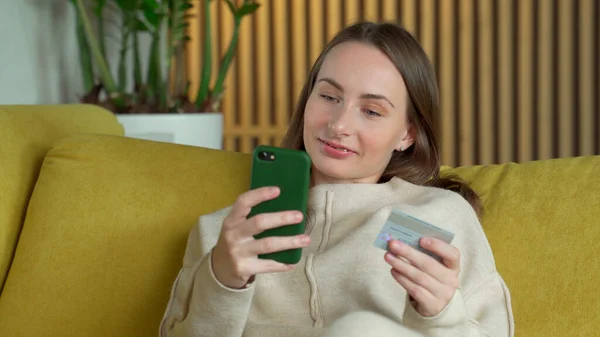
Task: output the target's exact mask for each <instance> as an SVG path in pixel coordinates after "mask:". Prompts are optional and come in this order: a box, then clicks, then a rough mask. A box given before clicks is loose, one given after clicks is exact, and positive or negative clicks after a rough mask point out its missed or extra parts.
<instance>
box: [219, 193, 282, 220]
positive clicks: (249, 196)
mask: <svg viewBox="0 0 600 337" xmlns="http://www.w3.org/2000/svg"><path fill="white" fill-rule="evenodd" d="M278 195H279V188H278V187H276V186H268V187H260V188H257V189H253V190H250V191H247V192H244V193H242V194H240V195H239V196H238V198H237V200H236V201H235V203H234V204H233V206H232V208H231V212H230V213H229V215H228V217H229V218H231V219H232V220H234V222H235V223H236V224H237V221H236V220H240V219H245V218H246V217H247V216H248V214H250V211H251V210H252V207H254V206H256V205H258V204H260V203H261V202H264V201H267V200H271V199H275V198H276V197H277V196H278Z"/></svg>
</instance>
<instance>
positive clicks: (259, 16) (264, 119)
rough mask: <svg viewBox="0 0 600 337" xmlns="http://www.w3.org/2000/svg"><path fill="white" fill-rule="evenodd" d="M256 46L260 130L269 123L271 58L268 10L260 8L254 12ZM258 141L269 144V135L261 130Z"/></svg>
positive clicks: (270, 109)
mask: <svg viewBox="0 0 600 337" xmlns="http://www.w3.org/2000/svg"><path fill="white" fill-rule="evenodd" d="M255 20H256V33H257V34H256V48H257V55H258V57H257V59H256V69H257V72H256V81H257V84H258V86H257V90H256V99H257V104H256V108H257V109H258V111H257V113H258V123H257V124H258V125H259V126H260V129H261V130H267V129H269V128H270V124H271V111H272V107H271V96H270V94H269V91H270V88H269V84H270V83H269V82H270V80H271V69H272V60H271V57H272V55H271V52H270V50H269V40H270V34H271V29H270V28H269V12H268V10H262V11H257V12H256V17H255ZM258 136H259V139H258V140H259V143H261V144H269V143H270V138H271V137H270V135H269V134H267V133H265V132H263V133H261V134H259V135H258Z"/></svg>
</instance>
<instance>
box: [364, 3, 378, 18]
mask: <svg viewBox="0 0 600 337" xmlns="http://www.w3.org/2000/svg"><path fill="white" fill-rule="evenodd" d="M363 13H364V14H363V17H362V20H368V21H377V20H379V1H363Z"/></svg>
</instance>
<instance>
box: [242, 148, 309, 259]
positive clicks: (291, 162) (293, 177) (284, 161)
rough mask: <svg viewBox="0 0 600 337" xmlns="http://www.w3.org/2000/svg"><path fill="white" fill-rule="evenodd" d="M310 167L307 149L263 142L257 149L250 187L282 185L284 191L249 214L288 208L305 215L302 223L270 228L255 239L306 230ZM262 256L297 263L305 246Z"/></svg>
mask: <svg viewBox="0 0 600 337" xmlns="http://www.w3.org/2000/svg"><path fill="white" fill-rule="evenodd" d="M310 167H311V160H310V157H309V156H308V154H307V153H306V152H304V151H299V150H292V149H284V148H279V147H273V146H266V145H259V146H257V147H256V148H255V149H254V151H253V154H252V177H251V183H250V189H256V188H259V187H264V186H278V187H279V190H280V193H279V196H278V197H277V198H275V199H272V200H267V201H264V202H262V203H260V204H258V205H256V206H254V207H253V208H252V210H251V211H250V214H249V216H248V217H252V216H254V215H257V214H261V213H273V212H280V211H288V210H296V211H300V212H302V214H303V215H304V216H303V217H302V221H301V222H300V223H297V224H290V225H284V226H281V227H277V228H271V229H268V230H266V231H264V232H262V233H260V234H258V235H255V236H254V238H255V239H261V238H264V237H269V236H293V235H300V234H303V233H304V230H305V224H306V208H307V204H308V190H309V186H310ZM258 257H259V258H261V259H271V260H275V261H278V262H281V263H286V264H295V263H298V261H300V259H301V257H302V248H296V249H290V250H284V251H279V252H274V253H269V254H262V255H259V256H258Z"/></svg>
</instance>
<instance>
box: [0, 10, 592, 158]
mask: <svg viewBox="0 0 600 337" xmlns="http://www.w3.org/2000/svg"><path fill="white" fill-rule="evenodd" d="M256 2H257V3H259V4H260V8H259V9H258V10H256V12H255V13H253V14H252V15H249V16H248V17H245V18H244V19H243V20H242V22H241V26H240V30H239V40H238V43H239V45H238V49H237V52H236V54H235V58H234V59H233V62H232V64H231V68H230V70H229V72H228V74H227V77H226V79H225V92H224V94H223V96H222V103H221V105H220V112H221V113H222V114H223V148H224V149H225V150H231V151H242V152H251V151H252V150H253V148H254V147H255V146H256V145H258V144H273V145H278V144H279V142H280V141H281V139H282V137H283V135H284V133H285V130H286V128H287V125H288V123H289V120H290V115H291V113H292V112H293V110H294V105H295V101H296V98H297V97H298V94H299V92H300V89H301V86H302V84H303V83H304V80H305V77H306V75H307V73H308V70H309V67H310V65H311V64H312V62H313V61H314V60H315V59H316V57H317V55H318V53H319V52H320V50H321V49H322V47H323V46H324V45H325V43H326V42H327V41H328V40H329V39H330V38H331V37H332V36H333V35H334V34H335V33H336V32H337V31H338V30H339V29H340V28H342V27H344V26H346V25H349V24H351V23H354V22H356V21H361V20H372V21H393V22H399V23H401V24H402V25H404V26H405V27H406V28H407V29H408V30H409V31H411V32H412V33H413V34H414V35H415V37H416V38H417V39H418V40H419V41H420V42H421V43H422V45H423V46H424V48H425V50H426V52H427V53H428V54H429V56H430V58H431V60H432V63H433V64H434V66H435V70H436V73H437V76H438V80H439V85H440V90H441V103H442V110H441V114H440V116H439V120H438V126H439V132H440V142H441V149H442V159H443V163H444V164H446V165H453V166H456V165H473V164H493V163H504V162H509V161H515V162H524V161H530V160H538V159H549V158H558V157H572V156H580V155H592V154H600V135H599V131H600V23H599V18H600V1H598V0H326V1H325V0H260V1H256ZM0 3H1V4H2V7H1V8H3V9H1V12H0V25H1V28H2V29H0V40H2V41H8V43H7V42H4V46H5V47H4V48H3V49H2V51H1V52H0V104H21V103H22V104H54V103H70V102H77V100H78V99H79V97H80V96H81V95H82V92H81V90H80V89H79V88H80V81H81V80H80V77H81V76H80V74H79V73H78V70H77V67H78V66H77V62H78V58H77V52H78V50H77V48H78V47H77V44H76V42H75V40H74V30H73V29H72V25H73V24H74V22H75V19H74V11H73V9H72V8H71V6H69V4H68V1H66V0H64V1H58V0H25V1H14V0H0ZM192 3H194V4H195V6H194V8H193V9H191V12H192V13H193V14H196V15H197V14H199V15H200V16H197V17H192V19H191V21H190V25H189V27H188V35H189V37H190V42H189V45H188V48H187V49H186V53H185V56H186V63H187V72H186V76H187V78H188V80H189V81H190V84H191V88H190V92H191V93H195V92H196V91H197V87H198V85H199V80H200V75H199V74H200V73H201V71H199V69H200V67H201V64H202V55H203V41H204V31H205V27H204V22H203V21H202V20H201V17H202V16H201V15H203V12H202V6H199V4H200V3H201V1H200V0H196V1H192ZM210 9H211V21H210V26H211V28H212V29H211V36H212V38H213V41H212V53H213V57H212V63H213V68H214V69H218V66H219V59H220V57H221V55H222V54H223V53H225V51H226V49H227V47H228V44H229V41H230V39H231V36H232V33H233V20H232V18H231V14H230V13H229V12H228V10H229V9H228V7H227V3H226V2H225V1H211V2H210ZM141 43H144V41H142V42H141ZM146 43H147V42H146ZM11 45H12V47H6V46H11ZM215 77H216V71H213V78H212V79H211V81H212V82H214V81H215Z"/></svg>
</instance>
